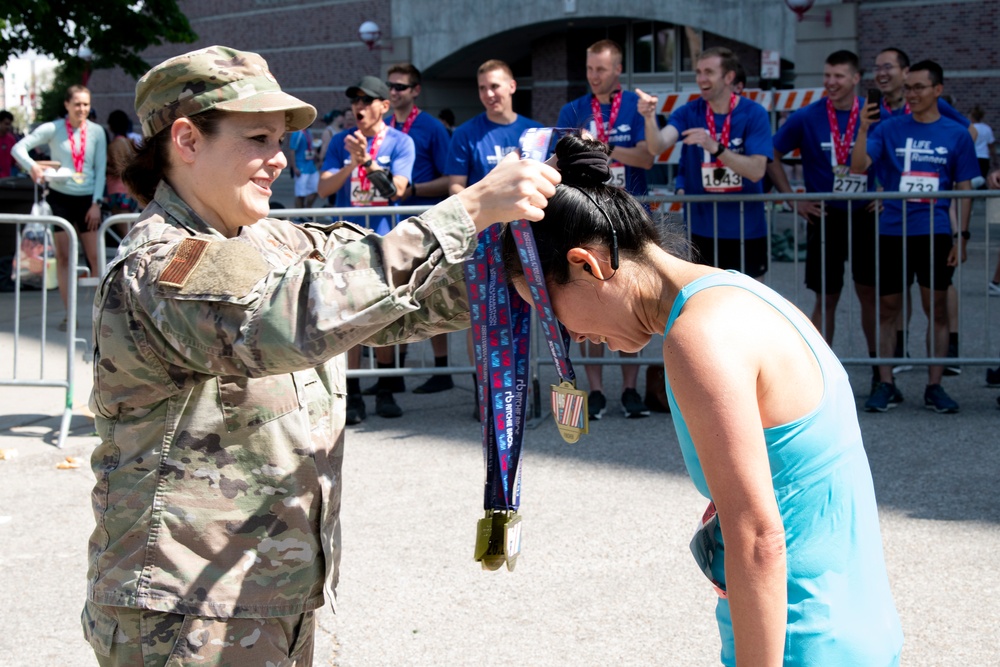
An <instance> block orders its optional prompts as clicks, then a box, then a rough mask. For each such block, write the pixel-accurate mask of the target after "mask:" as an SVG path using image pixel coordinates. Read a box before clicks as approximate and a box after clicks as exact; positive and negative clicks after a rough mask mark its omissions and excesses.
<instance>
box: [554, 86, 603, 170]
mask: <svg viewBox="0 0 1000 667" xmlns="http://www.w3.org/2000/svg"><path fill="white" fill-rule="evenodd" d="M621 107H622V91H621V89H619V90H616V91H614V92H613V93H611V115H610V116H609V117H608V122H607V124H605V123H604V115H603V114H602V113H601V103H600V102H599V101H598V99H597V95H591V96H590V111H591V113H593V114H594V128H595V129H596V130H597V140H598V141H602V142H604V143H608V137H609V136H610V133H611V128H612V127H614V126H615V121H616V120H618V111H619V109H621ZM540 161H541V162H544V161H545V158H542V160H540Z"/></svg>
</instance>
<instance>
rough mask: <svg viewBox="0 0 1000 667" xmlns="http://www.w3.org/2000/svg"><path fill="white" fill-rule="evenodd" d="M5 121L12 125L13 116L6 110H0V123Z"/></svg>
mask: <svg viewBox="0 0 1000 667" xmlns="http://www.w3.org/2000/svg"><path fill="white" fill-rule="evenodd" d="M5 120H9V121H10V122H12V123H13V122H14V114H12V113H11V112H9V111H7V110H6V109H0V121H5Z"/></svg>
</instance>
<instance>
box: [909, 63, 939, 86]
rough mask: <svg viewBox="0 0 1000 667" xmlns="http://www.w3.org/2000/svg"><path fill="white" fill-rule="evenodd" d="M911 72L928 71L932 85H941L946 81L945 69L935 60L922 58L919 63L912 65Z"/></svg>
mask: <svg viewBox="0 0 1000 667" xmlns="http://www.w3.org/2000/svg"><path fill="white" fill-rule="evenodd" d="M910 71H911V72H927V76H928V77H930V80H931V85H933V86H940V85H941V84H943V83H944V70H943V69H941V66H940V65H938V64H937V63H936V62H934V61H933V60H921V61H920V62H918V63H914V64H913V65H910Z"/></svg>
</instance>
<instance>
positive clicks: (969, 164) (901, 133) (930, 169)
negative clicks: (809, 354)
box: [851, 60, 979, 412]
mask: <svg viewBox="0 0 1000 667" xmlns="http://www.w3.org/2000/svg"><path fill="white" fill-rule="evenodd" d="M943 88H944V72H943V71H942V69H941V66H940V65H938V64H937V63H935V62H933V61H930V60H924V61H921V62H919V63H917V64H915V65H913V66H911V67H910V68H909V71H908V72H907V74H906V79H905V83H904V85H903V92H904V94H905V97H906V103H907V105H908V106H909V107H910V114H906V115H901V116H897V117H894V118H890V119H888V120H885V121H881V122H879V123H878V124H877V125H876V126H875V128H874V129H873V130H872V131H871V132H869V127H870V126H871V124H872V123H873V122H877V121H873V120H872V118H871V117H874V116H875V115H876V113H875V112H876V107H875V103H874V102H870V103H868V104H866V105H865V109H864V110H863V111H862V116H861V126H860V128H859V129H858V136H857V141H856V143H855V145H854V149H853V151H852V154H851V169H852V171H855V172H865V171H867V170H868V167H869V166H871V165H873V164H874V165H876V168H877V170H878V173H879V174H880V178H881V179H882V185H883V187H884V188H885V190H886V191H887V192H906V193H911V194H912V195H913V198H912V199H907V200H905V201H904V200H900V199H887V200H885V203H884V210H883V212H882V215H881V217H880V220H879V296H880V307H881V312H880V317H879V324H880V335H879V343H880V347H879V351H880V352H881V355H882V356H883V357H890V356H892V354H893V352H894V349H895V344H896V340H895V339H896V336H895V323H896V319H897V317H898V315H899V313H900V311H901V310H902V306H903V292H904V291H905V290H907V289H908V288H909V285H910V283H912V282H913V278H914V276H916V279H917V284H918V285H919V286H920V292H921V302H922V303H923V304H924V312H925V313H927V316H928V326H927V340H928V350H929V356H932V357H939V358H944V357H946V356H947V354H948V304H947V291H948V287H949V286H950V285H951V276H952V273H953V272H954V270H955V267H956V266H958V262H959V254H961V261H963V262H964V261H965V257H966V245H967V243H968V240H969V214H970V211H971V207H970V206H969V205H968V203H969V202H968V201H967V200H960V202H959V203H960V205H959V207H958V208H959V231H958V232H956V233H955V234H954V238H960V239H961V242H960V245H961V253H959V248H958V247H957V246H955V245H954V243H953V241H952V239H953V235H952V229H951V220H950V218H949V215H948V208H949V202H950V200H948V199H937V198H934V197H933V194H934V193H935V192H939V191H947V190H971V189H972V179H973V178H975V177H976V176H977V175H978V174H979V163H978V162H977V160H976V148H975V144H974V143H973V141H972V137H970V136H969V133H968V131H967V130H966V129H965V128H964V127H963V126H962V125H960V124H958V123H956V122H954V121H952V120H950V119H948V118H945V117H944V116H942V115H941V112H940V111H939V108H938V98H939V97H940V96H941V92H942V90H943ZM869 114H870V115H871V117H870V116H869ZM904 217H905V227H904ZM904 236H905V242H904ZM904 270H905V271H906V275H905V276H904V275H903V272H904ZM879 371H880V373H881V379H882V382H880V383H879V384H878V385H877V386H876V387H875V390H874V391H873V392H872V395H871V397H870V398H869V399H868V401H867V402H866V403H865V409H866V410H868V411H869V412H885V411H886V409H888V407H890V401H889V397H891V396H892V394H894V393H896V389H895V385H894V383H893V381H892V367H891V366H880V367H879ZM943 374H944V366H943V365H934V366H929V367H928V384H927V388H926V389H925V391H924V405H925V406H926V407H928V408H930V409H932V410H935V411H936V412H958V403H956V402H955V401H954V400H952V399H951V397H950V396H948V394H946V393H945V391H944V389H942V387H941V377H942V375H943Z"/></svg>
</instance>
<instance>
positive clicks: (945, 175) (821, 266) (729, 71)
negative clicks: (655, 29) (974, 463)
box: [0, 40, 1000, 424]
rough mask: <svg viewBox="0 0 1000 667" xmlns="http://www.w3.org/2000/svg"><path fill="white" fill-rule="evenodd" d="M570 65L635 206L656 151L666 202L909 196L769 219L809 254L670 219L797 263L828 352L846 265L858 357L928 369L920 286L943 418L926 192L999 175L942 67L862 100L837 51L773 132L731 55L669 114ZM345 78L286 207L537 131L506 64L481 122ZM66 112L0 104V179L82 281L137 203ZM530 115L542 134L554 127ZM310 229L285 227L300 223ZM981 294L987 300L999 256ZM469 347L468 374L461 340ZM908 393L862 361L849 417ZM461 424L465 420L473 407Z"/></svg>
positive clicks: (616, 60)
mask: <svg viewBox="0 0 1000 667" xmlns="http://www.w3.org/2000/svg"><path fill="white" fill-rule="evenodd" d="M582 55H583V56H584V57H585V58H586V73H587V82H588V85H589V91H588V92H587V93H586V94H585V95H583V96H582V97H580V98H578V99H575V100H572V101H570V102H569V103H567V104H566V105H565V106H564V107H563V108H562V110H561V111H560V113H559V116H558V119H557V120H555V123H554V125H555V126H557V127H567V128H576V129H579V130H583V131H586V132H588V133H589V134H591V135H593V136H594V137H596V138H597V139H599V140H601V141H603V142H605V143H607V144H608V145H609V146H610V148H611V155H610V158H609V161H610V165H611V173H612V180H613V182H614V184H615V185H617V186H618V187H622V188H624V189H625V190H626V191H627V192H629V193H630V194H633V195H635V196H639V197H642V196H644V195H647V194H648V193H649V190H650V189H649V187H648V185H647V181H648V180H649V179H648V178H647V172H648V170H650V169H653V168H655V167H656V166H657V165H655V164H654V160H655V158H656V157H657V156H660V155H661V154H664V152H665V151H668V150H670V149H672V148H673V147H674V146H675V145H676V146H678V147H679V149H680V159H679V162H678V164H677V167H676V172H675V173H673V174H672V183H671V185H672V192H674V193H676V194H678V195H715V196H725V195H735V196H737V197H738V196H739V195H748V194H757V193H764V192H769V191H772V190H773V191H776V192H780V193H792V192H794V191H795V186H796V184H797V181H798V180H800V179H801V181H802V185H804V189H805V191H806V192H808V193H817V194H818V193H834V195H837V194H841V193H851V194H861V193H874V192H877V191H892V192H896V191H905V192H913V193H915V194H914V197H913V198H912V199H907V200H905V201H903V200H898V199H897V200H878V199H875V198H874V195H873V198H872V199H867V200H861V199H857V198H855V199H852V200H843V199H827V200H823V199H821V198H819V197H817V198H816V199H810V200H808V201H801V200H800V201H796V202H794V203H792V202H790V203H788V204H785V205H784V210H786V211H787V210H794V212H795V214H796V215H797V216H800V217H801V218H802V219H803V225H804V231H805V241H804V243H802V244H800V247H795V243H794V242H792V241H791V236H792V234H791V232H790V230H785V232H786V235H785V236H783V235H781V234H774V232H775V230H773V229H771V228H770V225H769V224H768V212H767V210H766V205H765V203H764V202H739V201H724V200H723V201H720V202H708V203H706V202H698V203H692V204H688V205H687V206H686V207H685V209H684V211H685V214H684V215H683V216H682V217H683V220H684V224H685V226H686V228H687V232H688V239H689V241H690V246H691V257H692V258H693V259H694V260H695V261H698V262H701V263H704V264H708V265H714V266H718V267H720V268H724V269H731V270H735V271H740V272H743V273H745V274H747V275H749V276H751V277H754V278H757V279H759V280H764V279H765V276H766V274H767V272H768V269H769V264H770V262H772V261H775V260H782V259H791V258H793V257H801V259H802V260H804V263H805V285H806V287H807V288H808V289H809V290H810V291H812V292H814V293H815V301H814V306H813V309H812V311H811V313H810V317H811V319H812V321H813V323H814V324H815V325H816V326H817V328H819V329H821V331H822V333H823V335H824V337H825V338H826V340H827V342H828V343H830V344H832V343H833V339H834V332H835V329H836V325H837V317H836V314H837V307H838V304H839V303H840V297H841V294H842V292H843V288H844V285H845V281H846V277H845V269H846V267H849V268H850V272H851V275H850V278H851V281H852V282H853V286H854V292H855V294H856V296H857V299H858V307H859V310H860V325H861V330H862V334H863V337H864V340H865V341H866V343H867V348H868V353H869V355H870V356H871V357H872V358H881V359H886V358H895V359H899V358H904V357H907V356H911V352H912V356H914V357H921V356H924V355H922V354H920V353H919V352H917V351H916V349H917V347H918V345H917V343H916V341H917V340H918V339H922V336H920V335H914V336H912V337H911V336H910V335H909V331H908V326H907V324H908V320H909V316H910V315H911V314H912V310H913V307H912V306H911V305H910V304H911V302H912V296H911V294H910V292H911V284H912V282H913V281H914V279H915V280H916V282H917V283H918V287H919V299H920V303H921V305H922V307H923V309H924V311H925V313H926V315H927V317H928V321H929V324H928V331H927V339H928V341H929V342H928V346H929V348H928V351H927V355H926V356H927V357H928V358H941V359H942V363H941V364H940V365H931V366H928V379H927V385H926V389H925V394H924V404H925V406H926V407H928V408H930V409H933V410H935V411H937V412H942V413H950V412H956V411H958V409H959V406H958V404H957V403H956V402H955V401H954V400H952V399H951V398H950V397H949V396H948V394H947V393H946V392H945V390H944V388H943V386H942V384H941V380H942V378H943V377H945V376H948V375H954V374H958V373H960V372H961V368H960V367H959V366H958V365H957V364H956V363H954V362H952V363H949V362H947V359H948V358H956V357H958V356H960V354H959V331H958V328H959V327H958V317H957V312H958V307H957V300H958V296H957V292H956V289H955V286H954V285H953V284H952V275H953V273H954V271H955V270H956V267H957V266H958V264H959V263H960V262H964V261H965V259H966V256H967V251H966V247H967V243H968V241H969V239H970V236H971V234H970V231H969V216H970V212H971V201H970V200H963V199H958V200H949V199H941V198H938V199H934V198H932V197H930V196H929V195H928V193H932V192H934V191H947V190H954V191H962V190H970V189H973V188H983V187H987V186H992V187H994V188H996V187H1000V176H997V175H996V174H994V175H993V177H992V178H990V174H989V172H990V158H991V155H992V146H993V143H994V136H993V132H992V129H991V128H990V126H989V125H988V124H987V123H986V122H985V120H986V119H984V117H983V112H982V110H981V109H980V108H978V107H974V108H972V109H970V110H969V111H968V115H964V114H962V113H961V112H959V111H957V110H956V107H955V106H954V105H953V104H952V103H950V102H949V99H950V98H949V97H948V96H947V95H945V94H944V89H945V88H944V84H945V73H944V72H943V71H942V70H941V68H940V66H938V65H937V63H935V62H933V61H931V60H923V61H920V62H914V63H911V61H910V58H909V57H908V55H907V54H906V53H904V52H903V51H902V50H901V49H898V48H894V47H889V48H886V49H883V50H882V51H881V52H879V53H878V55H877V57H876V58H875V61H874V63H872V65H871V67H872V75H873V79H874V82H875V84H876V88H874V89H870V90H869V91H867V95H865V96H862V95H859V91H858V87H859V84H860V81H861V78H862V73H863V67H862V64H861V63H860V62H859V59H858V57H857V56H856V55H855V54H854V53H852V52H850V51H843V50H842V51H836V52H834V53H831V54H830V55H829V57H828V58H827V59H826V63H825V66H824V73H823V77H824V81H823V89H824V95H823V96H822V97H821V98H820V99H818V100H817V101H815V102H812V103H811V104H808V105H807V106H804V107H802V108H801V109H799V110H797V111H795V112H793V113H791V114H781V118H780V119H779V121H778V127H777V130H776V131H775V132H772V125H771V120H770V118H769V115H768V112H767V111H766V110H765V109H764V107H762V106H761V105H760V104H758V103H757V102H756V101H754V100H753V99H751V98H750V97H748V96H744V94H743V92H744V88H745V86H746V74H745V71H744V69H743V67H742V65H741V64H740V62H739V60H738V59H737V58H736V56H735V55H734V53H733V52H732V51H730V50H728V49H726V48H711V49H708V50H705V51H703V52H702V53H701V54H700V55H699V56H698V58H697V63H696V81H697V84H698V87H699V92H700V95H699V97H697V98H696V99H694V100H692V101H690V102H688V103H687V104H683V105H682V106H679V107H678V108H675V109H673V110H672V112H671V113H669V116H668V117H667V116H664V115H663V114H661V113H660V111H661V109H660V106H659V100H658V98H657V97H656V96H652V95H648V94H647V93H645V92H644V91H642V90H641V89H636V90H635V91H630V90H625V89H623V87H622V85H621V81H620V77H621V74H622V62H623V54H622V50H621V48H620V47H619V46H618V45H617V44H616V43H615V42H613V41H610V40H601V41H599V42H596V43H595V44H593V45H591V46H590V47H589V48H588V49H587V51H586V53H585V54H582ZM358 74H359V77H358V84H357V85H355V86H352V87H350V88H348V90H347V91H346V93H347V94H346V97H347V100H346V102H347V105H346V107H345V108H344V109H334V110H331V111H330V112H329V113H327V114H325V115H324V116H322V118H321V119H320V120H319V121H318V123H317V125H319V126H320V127H319V129H316V130H315V131H314V129H313V128H305V129H302V130H298V131H295V132H289V133H288V134H287V135H286V136H285V138H284V149H283V150H284V154H285V157H286V160H287V163H288V165H287V170H288V171H289V172H290V175H291V178H292V179H293V180H294V206H295V208H311V207H319V206H325V205H329V206H334V207H341V208H348V207H350V208H354V207H357V208H364V207H370V206H379V205H400V204H404V205H420V206H431V205H433V204H436V203H438V202H440V201H442V200H443V199H444V198H445V197H447V196H448V195H449V194H454V193H456V192H460V191H461V190H462V189H463V188H464V187H467V186H468V185H471V184H473V183H475V182H477V181H478V180H480V179H481V178H482V177H483V175H485V174H486V173H488V172H489V171H490V170H491V169H492V168H493V167H494V166H495V165H496V164H497V162H498V161H499V160H500V158H502V157H503V156H504V155H506V154H507V153H509V152H512V151H515V150H517V142H518V138H519V136H520V134H521V133H522V132H523V131H524V130H525V129H526V128H529V127H536V126H540V125H541V124H542V123H540V122H538V121H536V120H532V119H529V118H527V117H525V116H523V115H520V114H517V113H516V112H514V110H513V107H514V105H513V96H514V94H515V92H516V90H517V82H516V80H515V78H514V75H513V72H512V71H511V69H510V67H509V66H508V65H507V64H506V63H504V62H503V61H501V60H489V61H487V62H485V63H483V64H482V66H480V67H479V69H478V70H477V72H476V78H477V86H478V90H479V97H480V101H481V103H482V105H483V108H484V111H483V113H481V114H479V115H478V116H476V117H474V118H472V119H471V120H469V121H467V122H465V123H463V124H460V125H459V126H457V127H455V126H454V114H453V113H452V112H451V110H450V109H443V110H441V111H440V113H439V114H438V117H436V118H435V117H434V116H432V115H431V114H430V113H427V112H425V111H423V110H421V109H420V108H419V106H418V105H417V101H418V97H419V95H420V93H421V73H420V71H419V70H418V69H417V68H416V67H414V66H413V65H411V64H408V63H401V64H398V65H394V66H392V67H390V68H389V70H388V72H387V75H386V77H385V78H384V79H383V78H381V77H378V76H373V75H372V73H364V72H359V73H358ZM952 102H953V100H952ZM65 106H66V115H65V118H63V119H58V120H54V121H51V122H46V123H42V124H41V125H39V126H38V127H36V128H35V129H34V130H33V131H32V132H31V133H30V134H28V135H27V136H25V137H23V138H21V137H18V136H17V135H16V134H15V133H14V132H13V130H12V127H11V125H12V121H13V117H12V116H11V114H10V113H8V112H6V111H0V177H4V176H9V175H11V174H17V173H18V171H19V169H20V170H22V171H24V172H26V173H28V174H30V175H31V177H32V178H34V179H35V180H36V181H39V182H42V183H45V184H46V185H47V190H46V198H47V200H48V203H49V204H50V206H51V208H52V211H53V213H55V214H56V215H60V216H62V217H64V218H66V219H67V220H69V221H70V222H71V223H72V224H74V225H75V226H76V228H77V230H78V232H79V235H80V240H81V246H82V248H83V249H84V252H85V254H86V259H87V262H88V264H89V266H90V270H91V271H92V272H93V273H94V274H96V273H97V268H98V267H97V261H98V258H97V257H96V248H97V243H96V239H95V237H96V234H95V233H94V232H95V231H96V230H97V228H98V225H99V223H100V220H101V218H102V216H103V217H106V216H107V215H109V214H114V213H122V212H133V211H136V210H137V209H138V204H137V203H136V201H135V199H133V198H132V197H131V196H130V194H129V193H128V191H127V189H126V188H125V186H124V184H123V183H122V180H121V178H120V175H119V165H121V164H123V163H124V162H125V161H126V160H127V159H128V158H129V157H130V156H131V155H132V154H133V153H134V152H135V150H136V149H137V148H138V147H139V145H140V144H141V141H142V139H141V136H140V135H139V134H137V133H135V132H134V131H133V128H132V125H133V122H132V119H131V117H130V114H127V113H126V112H124V111H122V110H117V109H116V110H114V111H112V112H111V113H110V114H109V115H108V117H107V124H106V127H102V126H101V125H99V124H98V123H97V122H96V113H95V111H94V110H93V109H92V108H91V106H90V93H89V91H88V90H87V89H86V88H85V87H83V86H72V87H70V88H69V89H68V90H67V91H66V97H65ZM544 120H545V121H546V123H545V124H551V122H552V121H553V120H554V119H544ZM790 158H793V159H790ZM723 199H724V197H723ZM275 204H276V205H278V204H279V202H275ZM654 206H655V205H654ZM904 218H905V220H906V224H905V225H904V224H903V220H904ZM309 220H310V219H309V218H306V217H296V218H294V221H295V222H300V223H304V222H307V221H309ZM348 220H349V221H352V222H355V223H357V224H360V225H363V226H368V227H371V228H373V229H375V230H376V231H377V232H378V233H380V234H385V233H387V232H388V231H389V230H390V229H391V228H392V227H393V225H394V224H395V223H396V222H397V219H396V218H395V217H390V216H380V217H377V218H376V219H369V216H357V217H351V216H348ZM772 220H773V218H772ZM118 231H121V232H124V231H125V230H124V229H122V230H118ZM63 236H64V234H60V233H57V234H56V235H55V244H54V245H55V251H56V256H57V260H62V261H57V266H58V265H61V266H64V265H65V254H66V252H68V244H67V242H66V240H65V239H64V238H62V237H63ZM786 236H787V238H786ZM802 246H804V250H802V255H801V256H800V255H799V252H800V250H801V247H802ZM904 271H905V273H904ZM64 274H65V271H60V272H59V273H58V278H59V287H60V294H61V295H62V297H63V302H64V303H65V299H66V296H65V294H66V281H67V276H66V275H64ZM986 294H987V295H990V296H994V295H996V296H1000V257H998V258H997V259H996V271H995V273H994V274H993V277H992V280H991V281H990V283H989V284H988V285H987V289H986ZM904 315H905V319H904ZM60 326H61V327H64V326H65V321H64V322H63V324H62V325H60ZM449 335H450V334H441V335H439V336H436V337H434V338H433V339H432V341H431V347H432V350H433V357H434V366H435V367H436V368H448V367H449V364H452V363H454V360H451V359H449V352H448V350H449V344H448V336H449ZM451 335H453V334H451ZM605 347H606V346H605V345H600V344H595V343H589V342H585V343H582V344H581V349H580V352H581V354H582V356H583V358H584V359H587V358H593V357H602V356H604V353H605ZM467 348H468V350H469V360H470V363H471V359H472V351H471V350H472V345H471V341H469V342H468V343H467ZM366 353H367V352H366ZM373 354H374V356H375V363H376V365H377V367H378V368H383V369H390V368H394V367H399V366H405V365H406V357H407V347H406V346H405V345H401V346H398V347H395V348H393V347H389V348H379V349H377V350H375V352H374V353H373ZM361 356H362V350H361V348H360V347H358V348H356V349H354V350H352V351H351V353H350V354H349V367H350V368H353V369H357V368H360V367H361ZM618 356H619V357H629V356H635V355H629V354H625V353H619V355H618ZM603 365H604V364H602V365H598V364H585V366H584V368H585V375H586V383H587V389H588V392H589V397H588V399H589V400H588V405H589V417H590V419H591V420H600V419H601V418H602V417H603V416H604V415H605V413H606V410H607V408H608V400H607V397H605V395H604V381H603V373H602V369H603ZM904 367H905V365H903V366H897V367H896V368H897V369H899V368H904ZM620 368H621V373H622V394H621V396H620V399H619V407H620V409H621V411H622V414H624V416H625V417H627V418H637V417H644V416H647V415H649V414H650V413H651V412H654V411H655V412H667V411H668V407H667V405H666V402H665V398H664V394H663V388H662V385H663V374H662V370H661V369H660V368H658V367H656V368H650V369H648V371H647V383H646V385H647V386H646V390H645V396H642V395H640V393H639V372H640V366H639V365H638V364H637V363H626V364H622V365H621V366H620ZM986 381H987V384H988V385H989V386H998V385H1000V368H997V369H987V372H986ZM454 386H455V383H454V380H453V378H452V376H451V375H450V374H448V373H446V372H438V373H437V374H433V375H430V377H429V379H427V380H426V381H425V382H423V383H422V384H420V385H419V386H417V387H415V388H413V389H412V391H413V392H414V393H421V394H430V393H438V392H444V391H448V390H450V389H452V388H453V387H454ZM405 390H406V387H405V383H404V379H403V378H402V377H400V376H386V377H381V378H379V379H378V380H377V381H376V382H375V383H374V385H372V386H369V387H365V388H362V387H361V386H360V380H358V379H351V380H350V381H349V391H350V398H349V410H348V423H349V424H356V423H359V422H361V421H362V420H364V419H365V418H366V417H367V413H368V410H367V408H366V404H365V399H364V396H365V395H374V399H375V413H376V414H378V415H379V416H382V417H388V418H393V417H399V416H402V414H403V409H402V407H401V406H400V405H399V403H398V402H397V399H396V396H397V395H398V394H401V393H403V392H404V391H405ZM903 400H904V399H903V396H902V394H901V392H900V391H899V389H898V388H897V387H896V385H895V382H894V375H893V367H892V366H888V365H873V366H872V380H871V395H870V397H869V399H868V400H867V401H866V402H865V404H864V408H865V409H866V410H868V411H871V412H884V411H886V410H888V409H889V408H892V407H895V406H896V405H899V404H900V403H901V402H902V401H903ZM998 401H1000V399H998ZM472 414H473V417H475V418H477V419H478V417H479V406H478V405H476V407H475V408H474V409H473V411H472Z"/></svg>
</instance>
